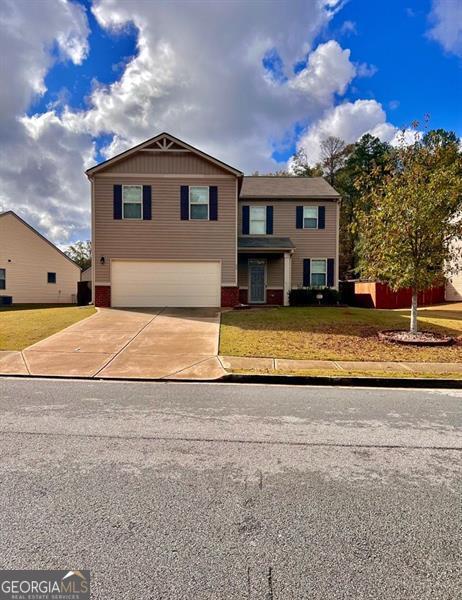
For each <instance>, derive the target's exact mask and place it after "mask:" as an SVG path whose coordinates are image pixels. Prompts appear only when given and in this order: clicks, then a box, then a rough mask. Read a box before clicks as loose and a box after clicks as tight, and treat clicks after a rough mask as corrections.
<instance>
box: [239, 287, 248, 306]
mask: <svg viewBox="0 0 462 600" xmlns="http://www.w3.org/2000/svg"><path fill="white" fill-rule="evenodd" d="M239 302H240V303H241V304H247V290H239Z"/></svg>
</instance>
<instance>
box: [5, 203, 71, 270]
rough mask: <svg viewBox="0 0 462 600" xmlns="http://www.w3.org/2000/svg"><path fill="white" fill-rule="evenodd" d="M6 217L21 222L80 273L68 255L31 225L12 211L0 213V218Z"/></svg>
mask: <svg viewBox="0 0 462 600" xmlns="http://www.w3.org/2000/svg"><path fill="white" fill-rule="evenodd" d="M6 215H13V217H16V218H17V219H18V221H21V223H22V224H23V225H25V226H26V227H28V228H29V229H30V230H31V231H33V232H34V233H35V234H37V235H38V236H39V237H40V238H42V240H43V241H44V242H46V243H47V244H49V245H50V246H51V247H52V248H54V249H55V250H56V251H57V252H59V253H60V254H61V255H62V256H64V258H67V260H68V261H69V262H71V263H72V264H73V265H74V266H76V267H77V268H78V269H79V270H80V271H82V269H81V268H80V267H79V265H78V264H77V263H76V262H75V261H74V260H72V258H71V257H70V256H68V255H67V254H66V253H65V252H63V251H62V250H60V249H59V248H58V246H55V244H53V242H50V240H47V238H46V237H45V236H44V235H42V234H41V233H40V231H37V230H36V229H35V227H32V225H30V224H29V223H28V222H27V221H24V219H22V218H21V217H20V216H19V215H17V214H16V213H15V212H14V210H6V211H5V212H2V213H0V218H1V217H4V216H6Z"/></svg>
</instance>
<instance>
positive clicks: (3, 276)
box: [0, 269, 6, 290]
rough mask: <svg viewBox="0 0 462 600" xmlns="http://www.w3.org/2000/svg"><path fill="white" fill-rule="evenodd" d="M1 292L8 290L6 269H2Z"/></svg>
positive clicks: (0, 278) (0, 276)
mask: <svg viewBox="0 0 462 600" xmlns="http://www.w3.org/2000/svg"><path fill="white" fill-rule="evenodd" d="M0 290H6V269H0Z"/></svg>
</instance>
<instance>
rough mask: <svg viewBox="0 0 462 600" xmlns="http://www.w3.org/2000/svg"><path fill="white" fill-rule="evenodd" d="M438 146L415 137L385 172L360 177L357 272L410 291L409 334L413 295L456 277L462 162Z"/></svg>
mask: <svg viewBox="0 0 462 600" xmlns="http://www.w3.org/2000/svg"><path fill="white" fill-rule="evenodd" d="M445 152H446V148H445V146H444V145H442V144H428V143H426V142H425V141H424V140H419V137H418V136H417V134H416V136H415V139H414V141H413V143H411V144H409V145H406V144H405V143H404V132H403V136H402V140H401V143H400V144H399V146H398V147H397V148H396V149H395V150H394V151H393V152H391V153H390V154H389V156H388V158H387V168H386V169H385V173H384V174H382V176H377V172H376V171H377V167H376V168H375V169H374V170H373V171H372V172H371V173H370V174H367V175H365V176H364V177H362V179H361V181H359V182H358V186H361V187H362V190H363V193H364V194H365V200H366V202H367V204H368V206H369V210H367V211H362V212H360V213H359V215H358V220H359V226H360V236H359V243H358V251H359V258H360V263H359V267H360V272H361V274H362V275H363V276H365V277H370V278H374V279H378V280H382V281H385V282H387V283H388V284H389V286H390V287H391V288H392V289H394V290H397V289H399V288H403V287H409V288H411V290H412V305H411V322H410V330H411V332H412V333H417V295H418V292H419V291H422V290H424V289H426V288H428V287H430V286H432V285H435V284H436V283H439V282H440V281H441V280H442V277H443V276H444V275H451V274H452V273H454V272H456V271H457V270H458V269H459V268H460V267H461V264H462V262H461V261H462V250H459V249H458V248H457V246H456V245H455V242H456V240H457V239H458V238H460V237H461V236H462V215H461V210H462V177H461V167H462V161H461V156H460V153H458V154H457V157H456V159H455V160H454V161H452V162H448V161H447V160H446V155H445Z"/></svg>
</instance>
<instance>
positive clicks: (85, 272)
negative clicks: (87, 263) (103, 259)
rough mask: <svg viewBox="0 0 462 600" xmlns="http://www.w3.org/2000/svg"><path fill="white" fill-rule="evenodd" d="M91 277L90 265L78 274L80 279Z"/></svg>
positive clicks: (84, 279)
mask: <svg viewBox="0 0 462 600" xmlns="http://www.w3.org/2000/svg"><path fill="white" fill-rule="evenodd" d="M92 279H93V271H92V268H91V267H87V268H86V269H84V270H83V271H82V272H81V274H80V281H90V282H91V281H92Z"/></svg>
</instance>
